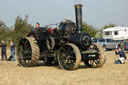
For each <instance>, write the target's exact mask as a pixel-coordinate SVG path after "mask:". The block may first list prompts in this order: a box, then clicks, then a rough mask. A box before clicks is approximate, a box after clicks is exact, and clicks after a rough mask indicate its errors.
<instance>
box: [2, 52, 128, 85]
mask: <svg viewBox="0 0 128 85" xmlns="http://www.w3.org/2000/svg"><path fill="white" fill-rule="evenodd" d="M9 54H10V53H9V52H8V55H9ZM106 55H107V62H106V63H105V64H104V66H103V67H101V68H95V69H94V68H84V66H83V64H82V63H81V66H80V68H79V69H78V70H75V71H65V70H61V69H58V67H57V66H50V67H48V66H38V67H31V68H24V67H19V66H17V62H9V61H0V85H128V81H127V80H128V62H127V61H126V64H120V65H119V64H114V59H115V55H114V51H107V52H106ZM127 56H128V54H127Z"/></svg>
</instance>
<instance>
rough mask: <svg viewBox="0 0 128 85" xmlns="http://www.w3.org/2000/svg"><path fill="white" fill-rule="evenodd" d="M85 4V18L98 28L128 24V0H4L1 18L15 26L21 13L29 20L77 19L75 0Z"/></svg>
mask: <svg viewBox="0 0 128 85" xmlns="http://www.w3.org/2000/svg"><path fill="white" fill-rule="evenodd" d="M79 3H81V4H82V5H83V11H82V12H83V21H84V22H86V23H87V24H90V25H92V26H94V27H96V28H102V27H103V26H104V25H108V24H116V25H123V26H128V5H127V4H128V0H0V20H2V21H4V22H5V24H6V25H7V26H8V27H13V25H14V23H15V19H16V17H17V16H21V17H22V18H24V17H25V15H28V16H29V20H28V21H29V23H30V24H32V25H35V23H36V22H40V24H41V26H45V25H48V24H56V23H59V22H61V21H62V20H64V18H65V17H66V16H69V17H70V19H71V20H73V21H75V9H74V4H79Z"/></svg>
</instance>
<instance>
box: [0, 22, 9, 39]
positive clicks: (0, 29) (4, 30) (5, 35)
mask: <svg viewBox="0 0 128 85" xmlns="http://www.w3.org/2000/svg"><path fill="white" fill-rule="evenodd" d="M10 32H11V30H10V28H8V27H7V26H6V25H5V23H4V22H3V21H0V41H1V40H5V41H7V40H8V39H9V38H10V37H11V36H10Z"/></svg>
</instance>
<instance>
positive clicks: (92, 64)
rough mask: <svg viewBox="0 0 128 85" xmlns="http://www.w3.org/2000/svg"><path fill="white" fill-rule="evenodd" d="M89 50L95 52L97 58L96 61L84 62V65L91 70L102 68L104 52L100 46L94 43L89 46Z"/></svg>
mask: <svg viewBox="0 0 128 85" xmlns="http://www.w3.org/2000/svg"><path fill="white" fill-rule="evenodd" d="M89 49H92V50H96V51H97V53H96V54H97V55H96V56H97V57H98V59H96V60H85V61H84V64H85V65H86V66H88V67H93V68H98V67H101V66H103V64H104V62H105V52H104V49H103V48H102V46H100V45H99V44H97V43H94V44H92V45H90V47H89Z"/></svg>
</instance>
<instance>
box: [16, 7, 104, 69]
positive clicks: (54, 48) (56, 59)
mask: <svg viewBox="0 0 128 85" xmlns="http://www.w3.org/2000/svg"><path fill="white" fill-rule="evenodd" d="M74 7H75V14H76V24H75V23H74V22H72V21H71V20H66V21H64V22H61V23H60V24H59V26H58V28H56V29H54V30H52V29H49V28H48V27H42V28H39V29H38V30H37V31H32V32H30V33H29V35H28V37H25V38H22V39H20V41H19V44H18V49H17V60H18V62H19V64H20V65H22V66H24V67H30V66H36V65H37V64H38V61H39V60H41V61H44V63H45V64H46V65H53V64H59V66H60V67H61V68H62V69H65V70H74V69H77V68H78V67H79V65H80V62H81V61H82V62H84V64H85V65H86V66H88V67H101V66H102V65H103V64H104V56H105V55H104V50H103V49H102V47H101V46H100V45H98V44H95V43H94V44H92V43H91V37H90V35H89V34H87V33H82V5H81V4H77V5H75V6H74Z"/></svg>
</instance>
